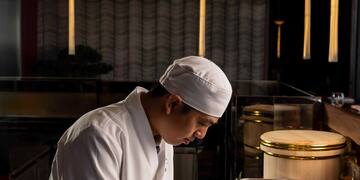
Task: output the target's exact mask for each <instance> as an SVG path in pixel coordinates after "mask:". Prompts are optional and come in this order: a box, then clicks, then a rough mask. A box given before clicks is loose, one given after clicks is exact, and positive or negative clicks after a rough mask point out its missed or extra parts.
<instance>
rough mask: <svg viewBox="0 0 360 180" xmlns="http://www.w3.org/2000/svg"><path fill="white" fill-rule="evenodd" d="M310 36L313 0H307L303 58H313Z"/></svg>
mask: <svg viewBox="0 0 360 180" xmlns="http://www.w3.org/2000/svg"><path fill="white" fill-rule="evenodd" d="M310 38H311V0H305V10H304V49H303V59H310V58H311V56H310Z"/></svg>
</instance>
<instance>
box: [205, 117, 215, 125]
mask: <svg viewBox="0 0 360 180" xmlns="http://www.w3.org/2000/svg"><path fill="white" fill-rule="evenodd" d="M202 120H204V121H206V122H207V123H209V124H210V125H214V124H217V123H218V122H219V121H217V122H214V121H212V120H211V119H209V118H202Z"/></svg>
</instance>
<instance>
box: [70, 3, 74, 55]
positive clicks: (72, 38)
mask: <svg viewBox="0 0 360 180" xmlns="http://www.w3.org/2000/svg"><path fill="white" fill-rule="evenodd" d="M69 55H75V0H69Z"/></svg>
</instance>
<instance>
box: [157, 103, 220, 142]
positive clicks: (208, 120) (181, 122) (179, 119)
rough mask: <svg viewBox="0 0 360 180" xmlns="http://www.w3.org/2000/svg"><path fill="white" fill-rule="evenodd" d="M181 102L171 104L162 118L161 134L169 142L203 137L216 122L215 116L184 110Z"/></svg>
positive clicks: (189, 140) (187, 140)
mask: <svg viewBox="0 0 360 180" xmlns="http://www.w3.org/2000/svg"><path fill="white" fill-rule="evenodd" d="M184 106H186V105H185V104H184V103H183V102H180V103H178V104H176V105H175V106H173V107H172V108H173V109H172V110H171V112H170V113H169V114H168V115H167V116H166V117H167V118H166V119H164V120H165V121H164V123H163V125H162V130H161V136H162V138H163V139H164V140H165V141H166V142H167V143H169V144H173V145H180V144H189V143H190V142H191V141H193V140H194V139H195V138H198V139H203V138H204V137H205V135H206V132H207V130H208V128H209V127H210V126H211V125H213V124H215V123H217V121H218V119H219V118H217V117H213V116H209V115H207V114H204V113H201V112H199V111H196V110H190V111H184V108H185V107H184Z"/></svg>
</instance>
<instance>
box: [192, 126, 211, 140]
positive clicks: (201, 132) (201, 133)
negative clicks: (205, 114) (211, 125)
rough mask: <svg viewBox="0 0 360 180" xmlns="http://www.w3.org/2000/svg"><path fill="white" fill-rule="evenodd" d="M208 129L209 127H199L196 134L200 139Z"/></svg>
mask: <svg viewBox="0 0 360 180" xmlns="http://www.w3.org/2000/svg"><path fill="white" fill-rule="evenodd" d="M207 129H208V128H207V127H203V128H200V129H198V130H197V131H195V134H194V136H195V137H196V138H198V139H203V138H204V137H205V135H206V132H207Z"/></svg>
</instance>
